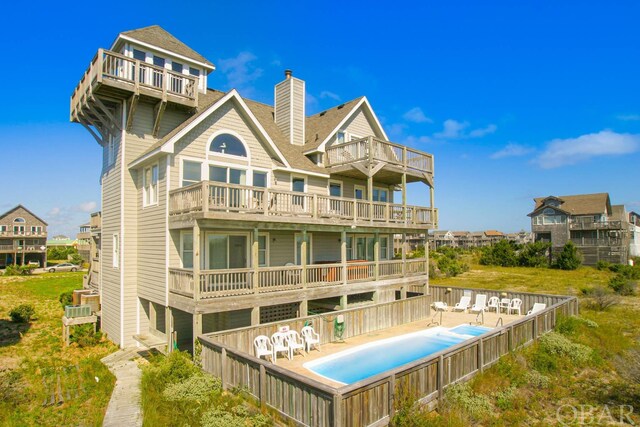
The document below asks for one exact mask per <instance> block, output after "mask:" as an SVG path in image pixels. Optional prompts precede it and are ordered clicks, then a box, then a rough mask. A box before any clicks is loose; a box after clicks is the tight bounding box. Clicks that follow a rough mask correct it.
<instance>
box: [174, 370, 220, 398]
mask: <svg viewBox="0 0 640 427" xmlns="http://www.w3.org/2000/svg"><path fill="white" fill-rule="evenodd" d="M221 390H222V385H221V383H220V379H218V378H214V377H212V376H211V375H206V374H203V373H197V374H195V375H193V376H191V377H189V378H187V379H186V380H183V381H181V382H179V383H175V384H169V385H168V386H167V388H165V389H164V391H163V392H162V397H163V398H164V399H165V400H167V401H169V402H200V401H204V400H205V399H207V398H209V397H211V395H212V394H214V393H218V392H220V391H221Z"/></svg>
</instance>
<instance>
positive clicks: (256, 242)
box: [251, 227, 260, 294]
mask: <svg viewBox="0 0 640 427" xmlns="http://www.w3.org/2000/svg"><path fill="white" fill-rule="evenodd" d="M259 258H260V233H259V232H258V228H257V227H256V228H254V229H253V242H252V245H251V264H252V265H253V281H252V283H251V285H252V286H253V292H254V293H256V294H257V293H258V289H259V288H260V271H259V270H260V259H259Z"/></svg>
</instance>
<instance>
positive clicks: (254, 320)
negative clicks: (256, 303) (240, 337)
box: [251, 307, 260, 326]
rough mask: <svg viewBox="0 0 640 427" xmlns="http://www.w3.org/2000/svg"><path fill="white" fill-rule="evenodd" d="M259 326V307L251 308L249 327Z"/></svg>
mask: <svg viewBox="0 0 640 427" xmlns="http://www.w3.org/2000/svg"><path fill="white" fill-rule="evenodd" d="M259 324H260V307H253V308H252V309H251V326H256V325H259Z"/></svg>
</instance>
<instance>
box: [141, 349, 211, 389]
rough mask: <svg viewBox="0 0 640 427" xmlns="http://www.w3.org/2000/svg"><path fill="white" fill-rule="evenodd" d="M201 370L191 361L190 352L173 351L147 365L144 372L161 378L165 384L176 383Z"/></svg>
mask: <svg viewBox="0 0 640 427" xmlns="http://www.w3.org/2000/svg"><path fill="white" fill-rule="evenodd" d="M199 372H200V370H199V369H198V367H197V366H195V365H194V364H193V362H192V361H191V357H190V356H189V353H186V352H183V351H172V352H171V353H169V355H168V356H166V357H161V358H159V360H157V363H154V364H151V365H149V366H147V367H146V368H145V370H144V372H143V374H146V375H147V376H149V377H154V378H159V379H161V380H162V383H163V384H175V383H179V382H182V381H184V380H186V379H188V378H189V377H191V376H193V375H196V374H198V373H199Z"/></svg>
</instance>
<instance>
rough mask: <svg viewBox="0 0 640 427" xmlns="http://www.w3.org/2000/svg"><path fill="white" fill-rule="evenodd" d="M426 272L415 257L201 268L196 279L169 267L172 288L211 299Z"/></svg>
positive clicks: (174, 291)
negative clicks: (404, 260) (253, 266)
mask: <svg viewBox="0 0 640 427" xmlns="http://www.w3.org/2000/svg"><path fill="white" fill-rule="evenodd" d="M376 269H377V270H378V273H377V276H376ZM426 273H427V263H426V260H425V259H412V260H407V261H406V262H402V260H388V261H379V262H375V261H349V262H348V263H346V264H342V263H331V264H309V265H305V266H301V265H285V266H277V267H259V268H258V269H254V268H234V269H226V270H202V271H200V273H199V276H198V278H197V279H194V272H193V270H190V269H184V268H169V291H170V292H172V293H175V294H179V295H184V296H187V297H191V298H196V299H209V298H221V297H232V296H238V295H247V294H254V293H268V292H283V291H292V290H296V289H303V288H305V287H322V286H335V285H347V284H348V283H349V282H363V281H374V280H376V278H377V279H390V278H394V277H402V276H414V275H424V274H426ZM345 278H346V280H345ZM196 284H197V285H198V286H197V287H196V286H195V285H196Z"/></svg>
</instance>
